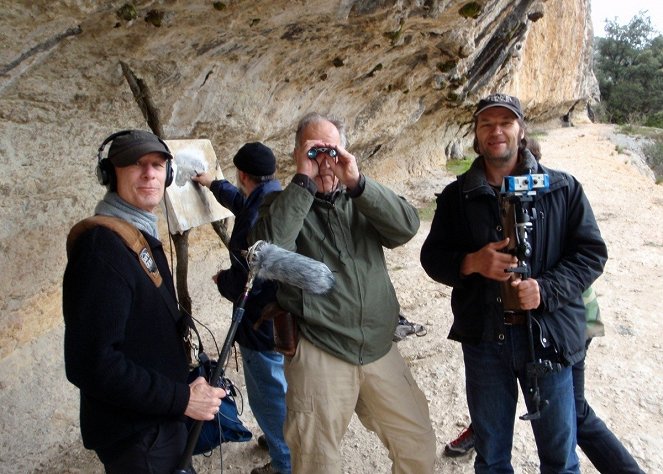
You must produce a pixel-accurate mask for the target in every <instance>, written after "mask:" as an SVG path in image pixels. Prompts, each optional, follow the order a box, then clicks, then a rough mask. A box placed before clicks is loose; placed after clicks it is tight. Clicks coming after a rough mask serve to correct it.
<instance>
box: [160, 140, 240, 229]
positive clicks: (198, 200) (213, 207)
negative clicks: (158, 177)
mask: <svg viewBox="0 0 663 474" xmlns="http://www.w3.org/2000/svg"><path fill="white" fill-rule="evenodd" d="M165 142H166V144H167V145H168V148H170V151H171V153H172V154H173V156H174V159H173V176H174V177H173V183H172V184H171V185H170V186H168V187H167V188H166V198H165V200H164V204H165V206H166V212H167V213H168V220H169V225H170V232H171V233H179V234H181V233H182V232H184V231H185V230H189V229H192V228H194V227H199V226H201V225H204V224H209V223H210V222H214V221H218V220H221V219H225V218H227V217H230V216H232V215H233V214H232V213H231V212H230V211H229V210H228V209H226V208H225V207H223V206H222V205H221V204H219V203H218V202H217V201H216V198H215V197H214V194H212V192H211V191H210V190H209V189H207V188H206V187H205V186H202V185H200V184H198V183H195V182H193V181H191V177H192V176H194V175H195V174H196V173H200V172H203V171H208V172H210V173H211V174H212V175H213V176H214V179H223V172H222V171H221V168H220V167H219V166H218V164H217V161H216V154H215V153H214V148H213V147H212V142H210V141H209V140H207V139H192V140H165Z"/></svg>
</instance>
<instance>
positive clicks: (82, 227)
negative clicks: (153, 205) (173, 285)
mask: <svg viewBox="0 0 663 474" xmlns="http://www.w3.org/2000/svg"><path fill="white" fill-rule="evenodd" d="M97 226H104V227H107V228H109V229H111V230H112V231H113V232H115V233H116V234H117V235H119V236H120V238H121V239H122V240H123V241H124V243H125V245H126V246H127V247H128V248H129V249H130V250H131V251H132V252H133V253H134V254H135V255H136V257H137V258H138V261H139V262H140V266H141V267H142V268H143V270H145V273H146V274H147V276H149V277H150V278H151V279H152V281H153V282H154V284H155V285H156V287H157V288H159V287H161V283H162V282H163V279H162V278H161V274H160V273H159V268H157V264H156V262H155V260H154V256H153V255H152V249H150V246H149V245H148V243H147V240H145V236H144V235H143V234H142V233H141V232H140V231H139V230H138V229H137V228H136V227H135V226H134V225H132V224H130V223H129V222H127V221H125V220H123V219H120V218H117V217H110V216H93V217H88V218H87V219H83V220H82V221H80V222H79V223H77V224H76V225H74V227H72V228H71V230H70V231H69V235H68V236H67V256H69V254H70V253H71V251H72V249H73V247H74V243H76V240H78V238H79V237H80V236H81V235H82V234H83V233H85V232H87V231H88V230H90V229H93V228H94V227H97Z"/></svg>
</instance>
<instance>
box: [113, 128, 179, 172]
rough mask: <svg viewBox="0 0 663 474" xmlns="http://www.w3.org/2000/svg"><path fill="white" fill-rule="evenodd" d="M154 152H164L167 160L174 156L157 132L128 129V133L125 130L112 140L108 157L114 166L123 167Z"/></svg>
mask: <svg viewBox="0 0 663 474" xmlns="http://www.w3.org/2000/svg"><path fill="white" fill-rule="evenodd" d="M154 152H156V153H162V154H163V155H164V158H166V159H167V160H171V159H172V158H173V155H172V153H171V152H170V150H169V149H168V147H167V146H166V144H165V143H164V142H163V141H162V140H161V139H159V137H157V136H156V135H155V134H153V133H150V132H146V131H145V130H127V133H124V132H123V133H122V134H121V135H118V136H117V137H116V138H115V139H114V140H113V141H112V142H111V146H110V149H109V150H108V159H109V160H110V162H111V163H113V166H117V167H118V168H123V167H125V166H129V165H133V164H134V163H135V162H137V161H138V160H139V159H140V158H141V157H142V156H143V155H147V154H148V153H154Z"/></svg>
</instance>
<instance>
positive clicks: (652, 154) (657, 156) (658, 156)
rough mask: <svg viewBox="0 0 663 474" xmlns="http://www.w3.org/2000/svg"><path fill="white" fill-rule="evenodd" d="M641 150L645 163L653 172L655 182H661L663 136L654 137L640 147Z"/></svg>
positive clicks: (662, 178)
mask: <svg viewBox="0 0 663 474" xmlns="http://www.w3.org/2000/svg"><path fill="white" fill-rule="evenodd" d="M642 152H643V153H644V155H645V158H646V159H647V164H648V165H649V167H650V168H651V169H652V171H653V172H654V176H655V178H656V182H657V183H661V182H663V138H655V139H654V141H653V143H651V144H649V145H646V146H645V147H644V148H643V149H642Z"/></svg>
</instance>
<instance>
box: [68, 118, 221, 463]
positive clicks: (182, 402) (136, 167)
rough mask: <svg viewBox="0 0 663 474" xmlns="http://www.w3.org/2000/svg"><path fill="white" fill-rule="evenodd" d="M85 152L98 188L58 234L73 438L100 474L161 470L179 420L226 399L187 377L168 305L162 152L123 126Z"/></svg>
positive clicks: (169, 172)
mask: <svg viewBox="0 0 663 474" xmlns="http://www.w3.org/2000/svg"><path fill="white" fill-rule="evenodd" d="M108 143H110V144H111V145H110V149H109V151H108V156H106V157H104V156H102V153H103V150H104V147H105V146H106V144H108ZM97 157H98V166H97V176H98V178H99V182H100V183H101V184H102V185H105V186H106V187H107V189H108V192H107V193H106V195H105V196H104V198H103V199H102V200H101V201H100V202H99V203H98V204H97V206H96V208H95V216H94V217H93V218H89V219H86V220H84V221H81V222H80V223H79V224H77V225H76V226H74V228H72V230H71V232H70V234H69V237H68V240H67V256H68V262H67V268H66V270H65V274H64V282H63V288H62V310H63V313H64V321H65V334H64V356H65V357H64V358H65V369H66V373H67V378H68V379H69V381H70V382H71V383H73V384H74V385H76V386H77V387H78V388H79V389H80V399H81V407H80V416H81V423H80V424H81V434H82V436H83V444H84V445H85V447H86V448H88V449H94V450H95V451H96V453H97V456H98V457H99V459H100V460H101V462H102V463H103V464H104V468H105V471H106V472H107V473H117V474H124V473H129V472H130V473H135V474H140V473H143V474H148V473H155V472H159V473H171V472H174V471H175V468H176V467H177V465H178V461H179V460H180V457H181V456H182V453H183V452H184V449H185V446H186V442H187V430H186V426H185V423H184V416H188V417H190V418H192V419H194V420H211V419H212V418H213V417H214V415H215V414H216V413H217V412H218V411H219V405H220V403H221V399H222V398H223V397H225V395H226V394H225V390H224V389H222V388H217V387H211V386H210V385H208V384H207V382H206V381H205V379H204V378H202V377H199V378H197V379H196V380H195V381H194V382H193V383H191V384H190V385H189V384H188V383H187V377H188V375H189V364H188V360H189V357H188V354H187V353H186V350H187V346H186V344H185V337H186V335H187V334H188V329H189V327H190V324H192V323H191V322H190V320H189V316H188V315H185V314H181V313H180V311H179V310H178V307H177V303H176V295H175V288H174V286H173V278H172V275H171V273H170V269H169V268H168V261H167V259H166V255H165V254H164V252H163V247H162V244H161V241H160V240H159V239H158V235H157V216H156V215H155V214H154V209H155V208H156V207H157V206H158V205H159V203H160V202H161V199H162V198H163V195H164V190H165V187H166V186H168V185H169V184H170V183H171V182H172V180H173V169H172V166H171V161H170V160H172V158H173V156H172V154H171V152H170V150H169V149H168V146H166V144H165V142H163V140H161V139H160V138H159V137H157V136H156V135H154V134H152V133H150V132H147V131H143V130H124V131H121V132H117V133H114V134H112V135H111V136H109V137H108V138H106V140H104V142H103V143H102V144H101V147H100V148H99V152H98V156H97Z"/></svg>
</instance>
